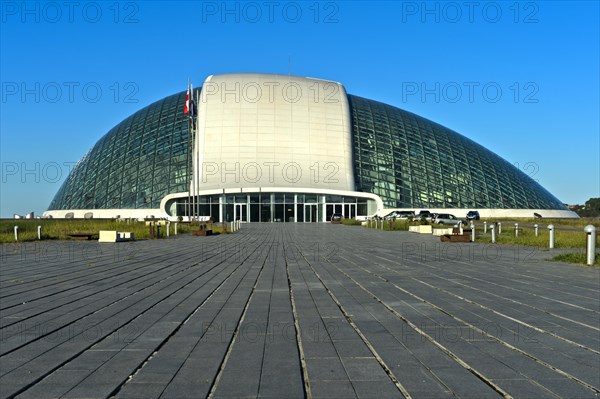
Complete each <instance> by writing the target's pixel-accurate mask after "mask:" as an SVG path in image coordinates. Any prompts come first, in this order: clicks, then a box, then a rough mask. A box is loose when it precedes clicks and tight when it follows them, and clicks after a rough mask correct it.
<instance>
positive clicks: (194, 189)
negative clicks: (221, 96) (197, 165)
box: [189, 85, 198, 220]
mask: <svg viewBox="0 0 600 399" xmlns="http://www.w3.org/2000/svg"><path fill="white" fill-rule="evenodd" d="M189 120H190V124H191V125H192V128H191V135H192V187H193V191H192V216H193V218H194V220H197V219H198V218H197V217H196V216H197V212H196V205H197V204H196V191H197V190H198V189H197V187H196V184H197V181H196V171H195V170H194V159H195V155H194V147H195V145H194V144H195V143H194V136H195V135H194V128H195V126H194V88H193V87H192V86H191V85H190V115H189Z"/></svg>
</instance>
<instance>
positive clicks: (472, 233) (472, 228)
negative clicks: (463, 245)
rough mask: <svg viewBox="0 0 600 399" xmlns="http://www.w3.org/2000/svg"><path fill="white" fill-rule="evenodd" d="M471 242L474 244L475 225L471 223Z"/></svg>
mask: <svg viewBox="0 0 600 399" xmlns="http://www.w3.org/2000/svg"><path fill="white" fill-rule="evenodd" d="M471 242H475V223H471Z"/></svg>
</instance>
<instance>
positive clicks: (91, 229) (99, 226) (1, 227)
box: [0, 219, 229, 243]
mask: <svg viewBox="0 0 600 399" xmlns="http://www.w3.org/2000/svg"><path fill="white" fill-rule="evenodd" d="M14 226H18V227H19V242H24V241H35V240H37V239H38V237H37V226H42V240H68V239H70V237H69V236H68V234H74V233H84V234H94V235H95V236H96V238H97V235H98V232H99V231H100V230H116V231H130V232H133V233H134V235H135V238H136V239H137V240H144V239H149V238H150V227H149V226H146V223H145V222H137V221H131V222H117V221H116V220H105V219H88V220H80V219H35V220H2V221H0V243H14V242H15V237H14ZM197 228H198V227H197V225H190V223H178V226H177V232H178V234H189V233H190V232H191V231H192V230H197ZM209 228H210V227H209ZM212 230H213V233H214V234H221V233H229V231H227V229H226V228H224V227H223V226H222V225H221V224H220V223H214V224H212ZM155 231H156V227H155ZM160 232H161V235H160V238H165V237H166V226H161V228H160ZM170 232H171V235H173V234H174V232H175V223H174V222H171V229H170Z"/></svg>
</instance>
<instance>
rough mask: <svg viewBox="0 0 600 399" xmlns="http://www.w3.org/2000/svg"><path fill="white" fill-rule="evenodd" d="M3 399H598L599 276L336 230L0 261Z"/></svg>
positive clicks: (268, 230) (76, 245)
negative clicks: (307, 398)
mask: <svg viewBox="0 0 600 399" xmlns="http://www.w3.org/2000/svg"><path fill="white" fill-rule="evenodd" d="M0 251H1V252H0V398H14V397H19V398H32V399H33V398H36V399H37V398H109V397H115V398H129V399H132V398H140V399H141V398H144V399H148V398H177V399H183V398H199V397H211V398H212V397H214V398H284V397H289V398H306V397H309V398H402V397H411V398H450V397H453V398H456V397H460V398H488V397H489V398H496V397H498V398H502V397H504V398H509V397H514V398H597V397H598V396H599V395H600V270H599V269H597V268H595V269H594V268H584V267H580V266H576V265H570V264H563V263H557V262H548V261H546V260H545V259H546V258H549V257H550V256H551V253H550V252H549V251H547V250H540V249H535V248H533V249H532V248H523V247H510V246H492V245H489V244H487V245H483V244H477V243H460V244H444V243H441V242H440V241H439V239H437V238H435V237H431V236H425V235H417V234H412V233H407V232H382V231H375V230H368V229H365V228H360V227H350V226H342V225H330V224H248V225H244V226H243V227H242V229H241V230H240V231H238V232H237V233H235V234H228V235H218V236H212V237H192V236H187V235H186V236H177V237H171V238H170V239H164V240H147V241H139V242H132V243H115V244H102V245H101V244H98V243H95V242H52V243H46V242H40V243H24V244H20V245H13V244H10V245H3V246H0Z"/></svg>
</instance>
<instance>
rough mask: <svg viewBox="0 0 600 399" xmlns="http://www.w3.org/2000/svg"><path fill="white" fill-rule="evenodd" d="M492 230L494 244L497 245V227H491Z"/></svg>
mask: <svg viewBox="0 0 600 399" xmlns="http://www.w3.org/2000/svg"><path fill="white" fill-rule="evenodd" d="M490 230H491V231H492V242H493V243H495V242H496V226H494V224H493V223H492V225H491V226H490Z"/></svg>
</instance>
